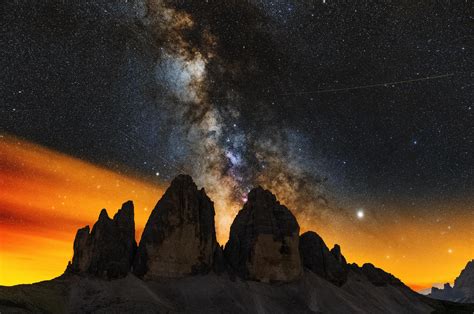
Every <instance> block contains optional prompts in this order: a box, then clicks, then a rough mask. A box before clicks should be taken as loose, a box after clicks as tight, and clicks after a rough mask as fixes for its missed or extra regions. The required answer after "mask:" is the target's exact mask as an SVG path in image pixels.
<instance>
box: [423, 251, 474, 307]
mask: <svg viewBox="0 0 474 314" xmlns="http://www.w3.org/2000/svg"><path fill="white" fill-rule="evenodd" d="M428 296H429V297H432V298H435V299H439V300H449V301H455V302H462V303H474V259H473V260H472V261H470V262H468V263H467V265H466V267H465V268H464V269H463V270H462V271H461V274H460V275H459V277H458V278H456V279H455V280H454V286H453V287H451V285H450V284H449V283H445V284H444V288H443V289H439V288H436V287H433V288H431V293H430V294H429V295H428Z"/></svg>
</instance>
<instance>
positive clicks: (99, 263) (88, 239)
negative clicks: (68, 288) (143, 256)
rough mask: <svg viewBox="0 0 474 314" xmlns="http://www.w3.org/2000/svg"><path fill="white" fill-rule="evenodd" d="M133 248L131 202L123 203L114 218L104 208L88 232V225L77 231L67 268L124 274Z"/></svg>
mask: <svg viewBox="0 0 474 314" xmlns="http://www.w3.org/2000/svg"><path fill="white" fill-rule="evenodd" d="M135 249H136V242H135V223H134V221H133V203H131V202H127V203H124V204H123V205H122V208H121V209H120V210H119V211H118V212H117V214H115V216H114V218H113V219H110V218H109V215H108V214H107V210H106V209H105V208H104V209H102V210H101V212H100V215H99V218H98V221H97V222H96V223H95V224H94V226H93V228H92V231H91V232H90V229H89V226H86V227H84V228H82V229H79V230H78V231H77V234H76V238H75V240H74V256H73V259H72V262H71V263H70V265H69V266H68V269H67V271H69V272H72V273H77V274H92V275H97V276H100V277H107V278H116V277H123V276H125V275H126V274H127V273H128V272H129V271H130V267H131V263H132V259H133V255H134V253H135Z"/></svg>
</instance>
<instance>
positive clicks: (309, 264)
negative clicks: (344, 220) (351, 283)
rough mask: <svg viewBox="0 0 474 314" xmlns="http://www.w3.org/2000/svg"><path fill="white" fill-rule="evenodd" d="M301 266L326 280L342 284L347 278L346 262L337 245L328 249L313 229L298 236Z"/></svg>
mask: <svg viewBox="0 0 474 314" xmlns="http://www.w3.org/2000/svg"><path fill="white" fill-rule="evenodd" d="M299 245H300V246H299V249H300V255H301V261H302V263H303V266H304V267H306V268H307V269H309V270H311V271H312V272H314V273H315V274H318V275H319V276H321V277H323V278H325V279H326V280H328V281H330V282H332V283H334V284H336V285H338V286H342V285H343V284H344V283H345V282H346V280H347V273H348V269H347V263H346V260H345V258H344V256H343V255H342V254H341V249H340V247H339V246H338V245H336V246H334V248H333V249H332V250H331V251H330V250H329V248H328V247H327V246H326V244H325V243H324V241H323V239H322V238H321V237H320V236H319V235H318V234H317V233H316V232H313V231H308V232H305V233H303V234H302V235H301V236H300V244H299Z"/></svg>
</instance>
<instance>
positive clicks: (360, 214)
mask: <svg viewBox="0 0 474 314" xmlns="http://www.w3.org/2000/svg"><path fill="white" fill-rule="evenodd" d="M364 216H365V213H364V210H363V209H362V208H361V209H359V210H357V218H358V219H359V220H360V219H363V218H364Z"/></svg>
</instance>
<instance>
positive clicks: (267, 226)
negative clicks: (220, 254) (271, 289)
mask: <svg viewBox="0 0 474 314" xmlns="http://www.w3.org/2000/svg"><path fill="white" fill-rule="evenodd" d="M298 242H299V225H298V222H297V221H296V218H295V217H294V216H293V214H292V213H291V212H290V211H289V210H288V208H286V207H285V206H283V205H281V204H280V203H279V202H278V201H277V200H276V197H275V196H274V195H273V194H272V193H271V192H270V191H267V190H264V189H263V188H261V187H258V188H255V189H253V190H252V191H250V193H249V195H248V201H247V203H246V204H245V205H244V207H243V209H242V210H241V211H240V212H239V213H238V214H237V217H236V218H235V220H234V222H233V223H232V226H231V228H230V236H229V241H228V242H227V244H226V246H225V250H224V255H225V257H226V260H227V262H228V263H229V264H230V266H231V268H232V269H233V270H234V271H235V272H236V273H237V274H238V275H239V276H240V277H242V278H244V279H250V280H258V281H265V282H268V281H292V280H295V279H297V278H298V277H299V276H300V275H301V273H302V267H301V260H300V254H299V247H298Z"/></svg>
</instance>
